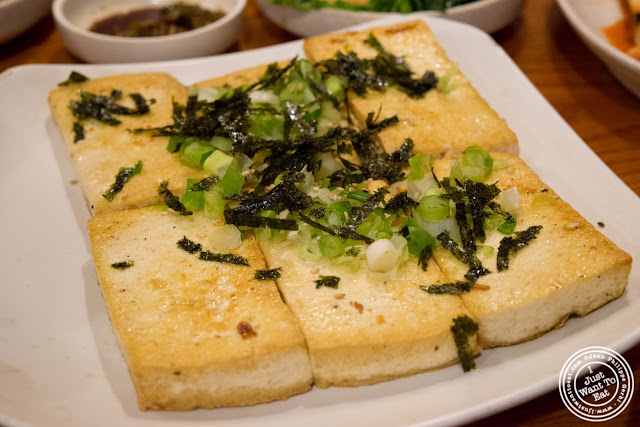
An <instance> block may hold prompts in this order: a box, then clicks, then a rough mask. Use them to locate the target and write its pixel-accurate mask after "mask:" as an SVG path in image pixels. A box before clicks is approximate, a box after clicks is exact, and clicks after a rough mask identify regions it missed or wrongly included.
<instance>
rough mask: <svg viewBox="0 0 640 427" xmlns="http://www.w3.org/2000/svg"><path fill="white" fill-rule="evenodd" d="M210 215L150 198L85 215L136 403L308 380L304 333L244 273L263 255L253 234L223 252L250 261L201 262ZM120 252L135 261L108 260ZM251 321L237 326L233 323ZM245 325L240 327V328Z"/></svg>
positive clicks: (225, 398) (201, 399)
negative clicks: (187, 243) (192, 244)
mask: <svg viewBox="0 0 640 427" xmlns="http://www.w3.org/2000/svg"><path fill="white" fill-rule="evenodd" d="M212 225H213V223H212V222H211V221H209V220H206V219H202V217H201V216H200V215H194V217H181V216H179V215H175V214H173V213H171V212H169V211H166V210H159V209H158V208H156V207H149V208H142V209H133V210H128V211H118V212H113V213H109V214H105V215H100V216H97V217H94V218H93V219H91V220H90V221H89V223H88V226H87V227H88V231H89V237H90V240H91V249H92V254H93V257H94V261H95V265H96V271H97V274H98V278H99V281H100V285H101V288H102V292H103V296H104V299H105V302H106V305H107V309H108V312H109V316H110V318H111V322H112V325H113V328H114V332H115V335H116V337H117V339H118V341H119V345H120V348H121V350H122V353H123V355H124V356H125V359H126V361H127V366H128V368H129V372H130V374H131V378H132V380H133V383H134V386H135V388H136V392H137V395H138V403H139V406H140V409H142V410H145V409H162V410H177V411H184V410H191V409H195V408H214V407H220V406H243V405H252V404H256V403H262V402H269V401H273V400H280V399H285V398H287V397H289V396H292V395H294V394H299V393H303V392H305V391H308V390H309V389H310V388H311V382H312V376H311V368H310V364H309V358H308V354H307V350H306V345H305V342H304V338H303V336H302V334H301V332H300V329H299V326H298V324H297V322H296V320H295V318H294V317H293V315H292V313H291V311H290V310H289V308H288V307H287V306H286V305H285V304H284V302H283V301H282V299H281V297H280V294H279V293H278V290H277V288H276V285H275V283H274V282H273V281H260V282H259V281H257V280H254V279H253V274H254V271H255V269H264V268H265V263H264V258H263V256H262V254H261V252H260V250H259V248H258V246H257V244H256V242H255V240H254V238H253V237H252V236H247V238H246V239H245V240H244V241H243V244H242V245H241V246H240V247H239V248H237V249H236V250H233V251H231V252H232V253H235V254H237V255H241V256H244V257H246V258H247V259H248V261H249V263H250V264H251V266H250V267H245V266H236V265H232V264H221V263H215V262H208V261H202V260H199V259H198V258H197V255H193V254H189V253H187V252H186V251H184V250H182V249H180V248H178V246H177V244H176V242H177V241H178V240H179V239H180V238H182V237H183V235H185V236H188V237H189V238H191V239H193V240H194V241H197V242H202V243H203V245H204V246H206V242H207V234H208V230H210V229H211V228H212V227H211V226H212ZM125 259H131V260H133V261H134V265H133V266H132V267H130V268H127V269H125V270H116V269H114V268H112V267H111V264H112V263H114V262H121V261H124V260H125ZM242 322H244V323H247V324H249V325H250V326H251V327H250V328H248V329H247V328H245V329H242V332H241V326H240V323H242ZM245 332H246V333H245Z"/></svg>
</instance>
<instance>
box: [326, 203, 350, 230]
mask: <svg viewBox="0 0 640 427" xmlns="http://www.w3.org/2000/svg"><path fill="white" fill-rule="evenodd" d="M345 212H346V213H347V214H350V212H351V203H349V202H348V201H346V200H344V201H341V202H336V203H332V204H331V205H329V206H327V209H326V210H325V212H324V217H325V219H326V220H327V223H328V224H329V225H330V226H332V227H342V226H343V225H345V223H346V222H347V217H346V216H345Z"/></svg>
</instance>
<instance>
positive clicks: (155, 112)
mask: <svg viewBox="0 0 640 427" xmlns="http://www.w3.org/2000/svg"><path fill="white" fill-rule="evenodd" d="M113 89H121V90H122V93H123V97H122V99H121V100H120V101H119V103H121V104H124V105H129V106H133V103H132V101H131V99H129V97H128V95H129V94H131V93H140V94H141V95H142V96H144V97H145V98H146V99H147V100H149V99H151V98H153V99H155V101H156V102H155V103H154V104H153V105H151V107H150V108H151V111H150V112H149V113H148V114H145V115H141V116H116V117H117V118H118V120H120V121H121V122H122V123H120V124H119V125H116V126H109V125H107V124H104V123H101V122H98V121H96V120H88V121H87V122H86V124H85V126H84V128H85V137H86V138H85V139H84V140H81V141H78V142H77V143H74V142H73V140H74V133H73V123H74V122H75V121H76V120H75V118H74V117H73V115H72V112H71V109H70V108H69V103H70V101H71V100H74V99H79V96H78V93H79V91H87V92H91V93H95V94H100V95H108V94H109V93H110V92H111V91H112V90H113ZM187 96H188V91H187V88H186V87H184V86H183V85H182V84H180V83H179V82H178V81H177V80H175V79H174V78H173V77H171V76H169V75H167V74H162V73H144V74H129V75H118V76H111V77H103V78H97V79H91V80H88V81H86V82H84V83H79V84H72V85H70V86H66V87H59V88H57V89H55V90H53V91H52V92H51V93H50V94H49V106H50V109H51V115H52V117H53V120H54V122H55V123H56V125H57V126H58V129H59V131H60V133H61V135H62V138H63V140H64V142H65V145H66V147H67V150H68V152H69V155H70V157H71V160H72V162H73V166H74V168H75V171H76V176H77V177H78V180H79V182H80V185H81V186H82V190H83V192H84V195H85V198H86V199H87V203H88V205H89V207H90V209H91V212H92V213H93V214H94V215H98V214H101V213H104V212H111V211H116V210H121V209H129V208H133V207H140V206H146V205H150V204H153V203H159V202H160V201H161V198H160V196H159V195H158V191H157V190H158V186H159V185H160V183H161V182H162V181H164V180H167V181H169V189H170V190H171V191H173V192H174V193H179V192H182V191H184V189H185V183H186V179H187V178H203V177H204V176H205V174H204V172H202V171H197V170H195V169H191V168H189V167H187V166H184V165H183V164H182V163H180V158H179V156H177V155H175V154H171V153H169V152H167V142H168V138H167V137H153V136H152V135H151V133H146V132H145V133H138V134H134V133H131V132H129V131H128V129H136V128H152V127H159V126H164V125H168V124H171V123H173V120H172V118H171V114H172V111H173V105H172V100H175V101H176V102H179V103H182V104H184V103H185V102H186V99H187ZM138 161H142V172H140V173H139V174H138V175H135V176H133V177H132V178H131V179H130V180H129V181H128V182H127V183H126V184H125V185H124V188H123V189H122V191H120V193H118V194H117V195H116V197H115V198H114V200H113V201H112V202H109V201H108V200H107V199H105V198H104V197H102V194H104V192H105V191H107V190H108V189H109V188H110V187H111V185H112V184H113V183H114V182H115V176H116V174H117V173H118V170H119V169H120V168H121V167H133V166H135V164H136V163H137V162H138Z"/></svg>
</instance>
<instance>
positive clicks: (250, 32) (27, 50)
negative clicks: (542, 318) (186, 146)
mask: <svg viewBox="0 0 640 427" xmlns="http://www.w3.org/2000/svg"><path fill="white" fill-rule="evenodd" d="M494 38H495V39H496V41H497V42H498V43H499V44H500V45H501V46H502V47H503V48H504V49H505V50H506V52H507V53H508V54H509V55H510V56H511V58H513V60H514V61H515V62H516V64H518V66H519V67H520V68H521V69H522V71H524V73H525V74H526V75H527V76H528V77H529V79H530V80H531V81H532V82H533V84H534V85H535V86H536V87H537V88H538V90H539V91H540V92H542V94H543V95H544V96H545V97H546V98H547V100H548V101H549V102H550V103H551V105H553V107H554V108H555V109H556V110H557V111H558V112H559V113H560V115H562V117H563V118H564V119H565V120H566V121H567V122H568V123H569V125H571V127H572V128H573V129H574V130H575V131H576V132H577V133H578V134H579V135H580V137H581V138H582V139H583V140H584V141H585V142H586V143H587V144H588V145H589V147H591V149H592V150H593V151H595V153H596V154H597V155H598V156H600V158H602V160H604V162H605V163H606V164H607V165H608V166H609V167H610V168H611V169H612V170H613V171H614V172H615V173H616V174H617V175H618V176H619V177H620V178H621V179H622V180H623V181H624V182H625V183H626V184H627V185H628V186H629V187H630V188H631V189H632V190H633V191H634V192H635V193H636V194H637V195H639V194H640V99H638V98H635V97H634V96H633V95H631V94H630V93H629V92H627V91H626V90H625V89H624V87H622V86H621V85H620V84H619V83H618V82H617V81H616V80H615V79H614V78H613V77H612V76H611V74H609V73H608V72H607V70H606V69H605V67H604V66H603V65H602V64H601V63H600V62H599V61H598V59H597V58H596V57H595V56H594V55H593V54H592V53H591V52H590V51H589V50H588V49H587V48H586V47H585V46H584V45H583V44H582V43H581V41H580V40H579V39H578V37H577V36H576V34H575V33H574V32H573V31H572V29H571V27H570V26H569V24H568V22H567V21H566V20H565V19H564V17H563V16H562V14H561V12H560V10H559V8H558V7H557V5H556V4H555V2H554V1H553V0H528V1H527V2H526V5H525V10H524V13H523V14H522V16H521V17H520V18H519V19H518V20H517V21H515V22H514V23H513V24H512V25H510V26H509V27H507V28H505V29H503V30H501V31H500V32H498V33H496V34H494ZM296 39H297V37H296V36H295V35H293V34H290V33H288V32H286V31H285V30H283V29H281V28H279V27H277V26H275V25H274V24H271V23H270V22H269V21H267V20H266V18H265V17H264V16H263V15H262V14H261V13H260V11H259V10H258V8H257V6H256V3H255V0H249V2H248V5H247V10H246V15H245V27H244V30H243V32H242V35H241V37H240V40H239V41H238V43H236V44H235V45H234V46H233V47H232V48H231V49H230V51H235V50H248V49H254V48H257V47H263V46H269V45H273V44H277V43H282V42H286V41H290V40H296ZM77 62H79V61H78V60H77V59H76V58H74V57H73V56H71V55H70V54H69V53H68V52H67V51H66V50H65V48H64V45H63V44H62V39H61V37H60V34H59V33H58V32H57V31H56V29H55V26H54V24H53V20H52V18H51V17H48V18H46V19H45V20H44V21H42V22H41V23H40V24H38V25H37V26H36V27H34V28H33V29H31V30H29V31H28V32H26V33H25V34H23V35H21V36H20V37H18V38H17V39H15V40H13V41H11V42H9V43H7V44H5V45H0V72H2V71H4V70H5V69H7V68H10V67H13V66H16V65H21V64H33V63H77ZM639 217H640V212H639ZM635 226H638V224H635ZM636 262H638V261H637V260H636ZM639 321H640V320H639ZM594 345H597V343H594ZM624 356H625V357H626V359H627V360H628V362H629V363H630V364H631V367H632V369H633V370H634V374H635V378H636V385H637V386H636V388H640V383H639V380H640V345H637V346H635V347H634V348H632V349H631V350H629V351H627V352H626V353H624ZM559 369H560V367H558V370H559ZM578 423H582V424H585V425H586V424H587V423H586V422H583V421H580V420H579V419H578V418H576V417H574V416H573V415H572V414H571V413H569V411H568V410H567V409H566V408H565V407H564V405H563V404H562V402H561V400H560V398H559V396H558V392H557V390H554V391H552V392H550V393H548V394H546V395H543V396H542V397H539V398H537V399H535V400H533V401H530V402H528V403H525V404H522V405H520V406H518V407H515V408H513V409H509V410H507V411H505V412H502V413H500V414H497V415H494V416H492V417H489V418H487V419H484V420H481V421H478V422H476V423H474V424H475V425H481V426H485V425H486V426H492V425H524V424H527V425H548V426H566V425H573V424H578ZM605 424H616V425H640V391H638V390H636V394H635V398H634V399H633V401H632V403H631V405H630V406H629V407H628V408H627V409H626V410H625V411H624V412H623V413H622V414H621V415H620V416H618V417H617V418H615V419H614V420H612V421H609V422H607V423H605Z"/></svg>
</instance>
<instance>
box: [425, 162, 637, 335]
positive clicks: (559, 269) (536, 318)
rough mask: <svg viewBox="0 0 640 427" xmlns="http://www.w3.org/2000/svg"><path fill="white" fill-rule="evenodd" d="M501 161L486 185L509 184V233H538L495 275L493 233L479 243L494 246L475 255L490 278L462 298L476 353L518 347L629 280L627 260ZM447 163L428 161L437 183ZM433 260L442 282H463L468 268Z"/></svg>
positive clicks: (613, 294) (524, 169)
mask: <svg viewBox="0 0 640 427" xmlns="http://www.w3.org/2000/svg"><path fill="white" fill-rule="evenodd" d="M491 155H492V156H493V157H494V158H497V159H505V160H508V162H509V165H508V167H506V168H505V169H502V170H498V171H494V172H492V173H491V175H490V176H489V177H488V178H487V179H486V182H487V183H494V182H496V183H497V186H498V187H499V188H500V189H501V190H502V191H504V190H507V189H509V188H512V187H514V186H517V187H518V191H519V193H520V199H521V202H520V208H519V209H518V210H517V211H515V212H512V213H513V214H515V216H516V217H517V226H516V231H522V230H525V229H527V228H528V227H530V226H533V225H541V226H542V227H543V228H542V230H541V231H540V233H539V234H538V236H537V238H536V239H535V240H532V241H531V242H530V243H529V245H528V246H526V247H524V248H523V249H521V250H520V251H518V252H516V253H515V254H514V255H511V256H510V263H509V268H508V269H507V270H504V271H502V272H498V271H497V268H496V258H497V252H498V247H499V245H500V240H501V239H502V238H503V237H505V236H504V235H502V234H501V233H499V232H498V231H495V230H494V231H490V232H488V233H487V240H486V242H485V243H484V244H486V245H490V246H492V247H494V248H495V250H494V252H493V254H492V255H491V256H489V257H482V256H479V259H480V261H482V263H483V265H484V266H485V267H486V268H488V269H489V270H491V271H492V273H491V274H489V275H487V276H484V277H481V278H479V279H478V283H479V284H483V285H488V286H489V287H490V289H489V290H487V291H484V292H476V291H474V290H472V291H471V292H470V293H468V294H463V295H462V300H463V302H464V304H465V306H466V307H467V309H469V311H470V312H471V313H472V314H473V317H474V319H475V320H476V321H477V322H478V325H479V327H480V329H479V339H480V342H481V345H482V346H483V348H487V347H495V346H504V345H512V344H517V343H520V342H523V341H528V340H531V339H534V338H536V337H538V336H540V335H542V334H544V333H545V332H547V331H549V330H550V329H552V328H559V327H561V326H563V325H564V322H565V321H566V320H567V318H568V317H569V316H570V315H572V314H577V315H579V316H584V315H586V314H587V313H589V312H591V311H593V310H595V309H597V308H598V307H601V306H602V305H604V304H606V303H607V302H609V301H612V300H614V299H616V298H618V297H619V296H620V295H621V294H622V293H623V292H624V289H625V287H626V285H627V282H628V277H629V273H630V271H631V257H630V256H629V254H627V253H626V252H624V251H623V250H621V249H620V248H618V247H617V246H616V245H615V244H614V243H613V242H611V241H610V240H609V239H607V238H606V237H605V236H604V235H603V234H601V233H600V232H598V231H597V230H596V229H595V227H594V226H593V225H591V224H590V223H589V222H588V221H587V220H586V219H584V218H583V217H582V216H581V215H580V214H579V213H578V212H576V211H575V210H574V209H573V208H572V207H571V206H570V205H569V204H568V203H566V202H565V201H563V200H562V199H561V198H560V197H558V195H557V194H556V193H555V192H554V191H553V190H552V189H551V188H550V187H549V186H548V185H546V184H545V183H543V182H542V181H541V180H540V178H538V176H537V175H536V174H535V173H534V172H533V171H532V170H531V169H529V167H528V166H527V165H526V164H525V163H524V162H523V161H522V160H520V159H519V158H517V157H514V156H510V155H508V154H503V153H492V154H491ZM452 164H453V160H452V159H442V160H438V161H436V162H435V167H434V171H435V173H436V175H437V176H438V177H439V178H443V177H446V176H449V172H450V168H451V165H452ZM434 257H435V259H436V261H437V263H438V265H439V266H440V268H441V269H442V271H443V272H444V274H445V276H447V279H448V280H449V281H456V280H461V281H463V280H464V278H463V276H464V274H465V272H466V271H467V269H468V267H467V266H466V265H465V264H463V263H462V262H460V261H458V260H457V259H456V258H455V257H454V256H453V255H451V253H450V252H449V251H447V250H446V249H443V248H442V247H438V248H437V249H436V250H435V251H434Z"/></svg>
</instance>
